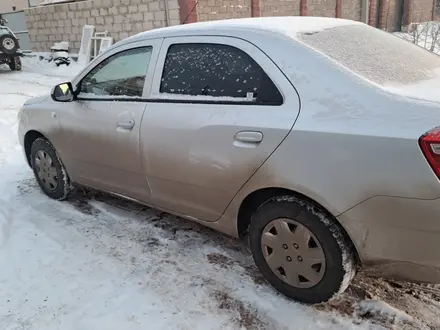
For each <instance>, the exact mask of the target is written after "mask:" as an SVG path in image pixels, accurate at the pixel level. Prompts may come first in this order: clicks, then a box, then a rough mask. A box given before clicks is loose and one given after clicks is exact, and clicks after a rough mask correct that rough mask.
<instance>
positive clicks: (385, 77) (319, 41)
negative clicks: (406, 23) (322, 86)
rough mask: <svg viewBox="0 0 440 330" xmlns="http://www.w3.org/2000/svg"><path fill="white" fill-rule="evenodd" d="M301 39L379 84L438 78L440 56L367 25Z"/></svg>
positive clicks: (411, 82)
mask: <svg viewBox="0 0 440 330" xmlns="http://www.w3.org/2000/svg"><path fill="white" fill-rule="evenodd" d="M298 38H299V39H300V40H301V41H302V42H304V43H305V44H306V45H308V46H310V47H312V48H314V49H316V50H317V51H319V52H321V53H323V54H325V55H327V56H329V57H330V58H332V59H334V60H336V61H337V62H339V63H340V64H341V65H343V66H344V67H346V68H347V69H348V70H350V71H352V72H354V73H355V74H357V75H359V76H361V77H363V78H365V79H368V80H370V81H372V82H374V83H376V84H379V85H383V86H393V85H409V84H414V83H417V82H420V81H423V80H428V79H433V78H436V77H438V72H439V71H437V72H436V69H439V68H440V56H438V55H435V54H433V53H431V52H430V51H428V50H425V49H423V48H422V47H418V46H415V45H414V44H411V43H410V42H409V41H405V40H403V39H401V38H398V37H396V36H393V35H392V34H391V33H387V32H384V31H381V30H379V29H374V28H371V27H368V26H365V25H349V26H339V27H335V28H331V29H326V30H323V31H320V32H316V33H302V34H300V35H298Z"/></svg>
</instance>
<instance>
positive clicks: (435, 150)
mask: <svg viewBox="0 0 440 330" xmlns="http://www.w3.org/2000/svg"><path fill="white" fill-rule="evenodd" d="M419 145H420V148H421V149H422V152H423V154H424V155H425V157H426V160H427V161H428V163H429V165H431V167H432V169H433V171H434V173H435V174H436V175H437V177H438V178H439V179H440V127H436V128H434V129H433V130H431V131H429V132H427V133H426V134H424V135H422V136H421V137H420V139H419Z"/></svg>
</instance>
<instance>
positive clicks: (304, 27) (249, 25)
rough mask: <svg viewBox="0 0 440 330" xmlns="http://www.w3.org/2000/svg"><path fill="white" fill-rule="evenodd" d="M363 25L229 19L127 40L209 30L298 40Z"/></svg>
mask: <svg viewBox="0 0 440 330" xmlns="http://www.w3.org/2000/svg"><path fill="white" fill-rule="evenodd" d="M361 24H363V23H360V22H356V21H351V20H346V19H339V18H329V17H310V16H309V17H307V16H305V17H304V16H279V17H253V18H238V19H226V20H218V21H209V22H198V23H191V24H183V25H176V26H171V27H166V28H159V29H154V30H150V31H147V32H142V33H139V34H137V35H135V36H133V37H130V38H128V39H126V40H129V41H133V40H134V39H143V38H152V37H164V36H171V35H184V34H187V33H191V32H192V33H195V32H206V31H209V30H216V31H218V30H234V29H238V30H240V29H251V30H260V31H269V32H274V33H278V34H284V35H287V36H289V37H295V35H296V34H297V33H308V32H309V33H313V32H319V31H322V30H325V29H329V28H333V27H338V26H343V25H361Z"/></svg>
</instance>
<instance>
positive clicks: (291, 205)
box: [249, 196, 355, 304]
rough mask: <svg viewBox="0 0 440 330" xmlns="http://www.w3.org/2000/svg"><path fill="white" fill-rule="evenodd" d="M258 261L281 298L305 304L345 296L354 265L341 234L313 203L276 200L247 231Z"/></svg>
mask: <svg viewBox="0 0 440 330" xmlns="http://www.w3.org/2000/svg"><path fill="white" fill-rule="evenodd" d="M249 243H250V247H251V250H252V255H253V258H254V261H255V263H256V265H257V266H258V268H259V269H260V271H261V272H262V274H263V276H264V277H265V279H266V280H267V281H268V282H269V284H271V285H272V286H273V287H274V288H275V289H276V290H278V291H279V292H280V293H282V294H283V295H285V296H287V297H289V298H291V299H294V300H296V301H298V302H302V303H306V304H314V303H319V302H323V301H327V300H329V299H330V298H331V297H332V296H333V295H335V294H336V293H340V292H343V291H345V289H346V288H347V286H348V284H349V283H350V281H351V280H352V278H353V277H354V275H355V259H354V255H353V252H352V249H350V247H349V245H348V244H347V243H346V240H345V239H344V235H343V234H342V232H341V230H340V228H339V227H338V226H336V224H335V223H334V222H333V219H331V218H330V217H329V216H328V215H327V214H325V213H324V212H322V211H320V210H319V209H318V208H316V207H315V206H314V205H312V204H311V203H309V202H306V201H303V200H300V199H297V198H294V197H291V196H284V197H277V198H274V199H272V200H270V201H268V202H266V203H265V204H263V205H262V206H261V207H259V208H258V210H257V211H256V213H255V214H254V216H253V217H252V220H251V224H250V227H249Z"/></svg>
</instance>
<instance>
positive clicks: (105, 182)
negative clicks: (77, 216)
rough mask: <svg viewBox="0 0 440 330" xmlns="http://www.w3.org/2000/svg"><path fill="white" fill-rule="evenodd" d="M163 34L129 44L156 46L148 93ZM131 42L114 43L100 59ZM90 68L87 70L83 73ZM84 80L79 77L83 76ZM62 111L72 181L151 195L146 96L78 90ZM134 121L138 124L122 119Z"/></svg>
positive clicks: (131, 194)
mask: <svg viewBox="0 0 440 330" xmlns="http://www.w3.org/2000/svg"><path fill="white" fill-rule="evenodd" d="M161 42H162V40H161V39H158V40H149V41H146V42H137V43H135V44H133V45H131V47H129V48H128V49H130V48H137V47H145V46H147V47H150V46H151V47H153V51H152V55H151V59H152V61H150V65H149V68H148V71H147V77H146V79H145V86H144V90H143V95H147V94H148V92H149V88H150V86H151V78H152V74H153V72H154V67H155V62H154V59H155V58H156V54H157V52H158V51H159V49H160V45H161ZM126 49H127V47H125V46H121V47H115V48H113V49H112V51H110V52H107V53H106V54H105V56H102V57H101V58H100V60H99V61H96V62H95V65H96V64H98V63H100V62H101V61H103V60H105V59H106V58H108V57H110V56H113V55H115V54H117V53H119V52H121V51H124V50H126ZM87 72H88V71H84V72H83V75H81V79H82V78H83V77H84V75H85V74H86V73H87ZM79 81H80V80H78V82H79ZM78 97H79V98H80V99H78V100H77V101H75V102H68V103H66V104H65V107H64V108H63V109H62V111H59V114H58V116H59V119H60V126H61V132H62V138H61V139H60V142H59V147H60V151H59V152H60V154H61V156H62V159H63V161H64V163H65V166H66V168H67V169H68V171H69V175H70V177H71V179H72V180H73V181H76V182H78V183H81V184H84V185H87V186H92V187H94V188H98V189H103V190H108V191H112V192H118V193H120V194H123V195H126V196H128V197H131V198H135V199H140V200H144V199H148V198H149V195H150V189H149V186H148V182H147V179H146V176H145V173H144V171H143V167H142V158H141V156H140V155H141V154H140V141H139V135H140V127H141V122H142V117H143V115H144V111H145V107H146V102H144V101H141V102H140V101H139V100H132V101H130V100H121V99H118V98H112V97H105V96H104V97H99V98H93V97H90V96H88V95H87V96H81V94H80V95H79V96H78ZM131 121H132V122H133V123H134V126H133V128H130V129H126V128H124V127H121V124H124V123H129V122H131Z"/></svg>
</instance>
